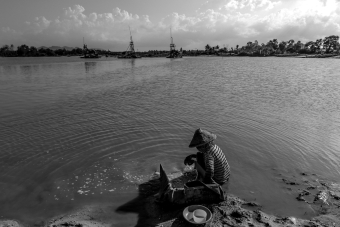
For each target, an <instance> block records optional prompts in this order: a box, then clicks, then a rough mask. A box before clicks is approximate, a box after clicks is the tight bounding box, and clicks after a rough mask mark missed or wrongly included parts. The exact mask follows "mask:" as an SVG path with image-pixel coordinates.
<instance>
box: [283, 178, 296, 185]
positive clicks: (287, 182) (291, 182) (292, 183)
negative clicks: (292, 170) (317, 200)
mask: <svg viewBox="0 0 340 227" xmlns="http://www.w3.org/2000/svg"><path fill="white" fill-rule="evenodd" d="M282 181H283V182H285V183H286V184H289V185H299V184H298V183H296V182H294V181H289V180H287V179H284V178H282Z"/></svg>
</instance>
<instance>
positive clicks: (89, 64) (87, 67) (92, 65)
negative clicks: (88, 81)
mask: <svg viewBox="0 0 340 227" xmlns="http://www.w3.org/2000/svg"><path fill="white" fill-rule="evenodd" d="M84 64H85V72H86V73H89V72H90V71H94V70H95V69H96V65H97V62H84Z"/></svg>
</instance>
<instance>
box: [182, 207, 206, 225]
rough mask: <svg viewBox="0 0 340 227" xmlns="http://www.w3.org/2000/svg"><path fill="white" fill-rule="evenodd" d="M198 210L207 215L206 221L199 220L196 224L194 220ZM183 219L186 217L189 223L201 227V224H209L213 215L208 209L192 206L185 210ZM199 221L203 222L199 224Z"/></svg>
mask: <svg viewBox="0 0 340 227" xmlns="http://www.w3.org/2000/svg"><path fill="white" fill-rule="evenodd" d="M196 210H200V211H199V212H200V213H203V212H205V213H206V216H205V220H197V219H196V220H197V221H198V222H196V221H195V220H194V211H196ZM202 211H203V212H202ZM199 212H197V213H199ZM197 216H201V215H197ZM183 217H184V219H185V220H187V221H188V222H190V223H192V224H196V225H200V224H204V223H207V222H209V221H210V220H211V218H212V214H211V211H210V210H209V209H208V208H206V207H205V206H202V205H191V206H188V207H186V208H185V209H184V210H183ZM199 221H201V222H199Z"/></svg>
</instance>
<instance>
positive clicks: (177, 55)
mask: <svg viewBox="0 0 340 227" xmlns="http://www.w3.org/2000/svg"><path fill="white" fill-rule="evenodd" d="M170 41H171V43H170V53H169V55H168V56H167V57H166V58H182V48H181V50H180V51H178V50H176V45H175V44H174V41H173V39H172V33H171V28H170Z"/></svg>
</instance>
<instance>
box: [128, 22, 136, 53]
mask: <svg viewBox="0 0 340 227" xmlns="http://www.w3.org/2000/svg"><path fill="white" fill-rule="evenodd" d="M129 31H130V45H129V49H130V51H131V53H134V52H135V47H134V45H133V41H132V35H131V29H130V26H129Z"/></svg>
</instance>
